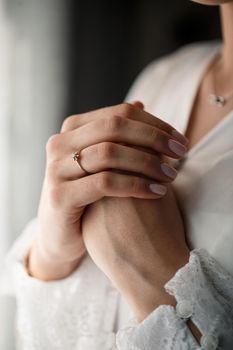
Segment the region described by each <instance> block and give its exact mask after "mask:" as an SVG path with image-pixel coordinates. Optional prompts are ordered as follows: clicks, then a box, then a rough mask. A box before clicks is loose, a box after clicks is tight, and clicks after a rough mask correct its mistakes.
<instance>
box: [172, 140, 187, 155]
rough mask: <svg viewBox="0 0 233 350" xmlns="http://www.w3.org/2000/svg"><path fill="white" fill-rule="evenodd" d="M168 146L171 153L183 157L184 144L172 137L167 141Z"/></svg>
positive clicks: (184, 151) (185, 149) (185, 150)
mask: <svg viewBox="0 0 233 350" xmlns="http://www.w3.org/2000/svg"><path fill="white" fill-rule="evenodd" d="M168 147H169V148H170V150H171V151H172V152H173V153H175V154H177V155H178V156H179V157H183V156H184V155H185V153H186V152H187V148H186V147H185V146H184V145H182V144H181V143H179V142H177V141H175V140H172V139H170V140H169V141H168Z"/></svg>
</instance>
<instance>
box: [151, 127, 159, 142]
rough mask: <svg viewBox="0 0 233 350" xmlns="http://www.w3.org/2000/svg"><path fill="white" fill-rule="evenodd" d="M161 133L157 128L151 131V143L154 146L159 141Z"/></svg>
mask: <svg viewBox="0 0 233 350" xmlns="http://www.w3.org/2000/svg"><path fill="white" fill-rule="evenodd" d="M158 136H159V131H158V129H157V128H152V130H151V141H152V143H153V144H154V143H155V142H157V141H158Z"/></svg>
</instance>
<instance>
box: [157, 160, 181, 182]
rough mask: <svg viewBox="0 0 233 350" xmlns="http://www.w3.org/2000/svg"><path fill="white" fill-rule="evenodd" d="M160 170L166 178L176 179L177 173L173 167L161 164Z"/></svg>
mask: <svg viewBox="0 0 233 350" xmlns="http://www.w3.org/2000/svg"><path fill="white" fill-rule="evenodd" d="M161 170H162V172H163V173H164V174H165V175H166V176H167V177H170V178H171V179H173V180H174V179H175V178H176V177H177V174H178V173H177V171H176V170H175V169H174V168H173V167H171V166H170V165H169V164H166V163H162V164H161Z"/></svg>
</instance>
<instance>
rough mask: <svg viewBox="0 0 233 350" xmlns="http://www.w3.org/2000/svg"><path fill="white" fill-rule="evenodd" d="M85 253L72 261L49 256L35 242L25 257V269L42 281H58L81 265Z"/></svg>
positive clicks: (37, 242)
mask: <svg viewBox="0 0 233 350" xmlns="http://www.w3.org/2000/svg"><path fill="white" fill-rule="evenodd" d="M84 254H85V252H83V253H82V254H80V255H79V256H78V257H77V258H75V259H72V260H65V259H61V258H59V257H58V256H57V255H55V254H54V255H53V254H50V253H48V252H47V251H46V249H44V247H43V246H42V245H41V244H40V243H39V241H38V240H35V241H34V242H33V244H32V246H31V248H30V250H29V252H28V255H27V257H26V268H27V272H28V274H29V275H30V276H32V277H34V278H37V279H40V280H42V281H52V280H59V279H63V278H66V277H68V276H69V275H70V274H71V273H72V272H73V271H74V270H75V269H76V268H77V267H78V266H79V264H80V263H81V260H82V258H83V257H84Z"/></svg>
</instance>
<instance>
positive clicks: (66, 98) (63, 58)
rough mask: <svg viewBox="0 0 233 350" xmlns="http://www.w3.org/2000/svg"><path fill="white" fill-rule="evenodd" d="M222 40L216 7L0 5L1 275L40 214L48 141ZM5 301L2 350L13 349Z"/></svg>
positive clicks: (0, 311) (146, 0)
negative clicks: (71, 118)
mask: <svg viewBox="0 0 233 350" xmlns="http://www.w3.org/2000/svg"><path fill="white" fill-rule="evenodd" d="M217 38H220V28H219V16H218V9H217V8H215V7H205V6H201V5H197V4H193V3H191V2H190V1H188V0H175V1H171V0H170V1H164V0H134V1H130V0H118V1H109V0H108V1H107V0H99V1H90V0H0V52H1V54H0V155H1V158H0V159H1V172H0V268H1V270H2V269H3V261H4V258H5V256H6V252H7V251H8V250H9V248H10V247H11V245H12V243H13V241H14V240H15V239H16V237H17V236H18V235H19V234H20V232H21V231H22V229H23V227H24V226H25V224H26V223H27V222H28V221H29V220H30V219H31V218H33V217H34V216H35V215H36V212H37V206H38V201H39V195H40V191H41V186H42V180H43V175H44V168H45V144H46V140H47V139H48V137H49V136H50V135H51V134H53V133H57V132H59V129H60V127H61V123H62V121H63V119H64V118H65V117H66V116H68V115H70V114H74V113H80V112H84V111H88V110H90V109H95V108H99V107H102V106H106V105H112V104H117V103H121V102H122V101H123V100H124V97H125V95H126V93H127V91H128V89H129V87H130V85H131V84H132V82H133V80H134V79H135V77H136V76H137V74H138V73H139V72H140V71H141V69H142V68H143V67H145V65H146V64H147V63H149V62H151V61H152V60H154V59H156V58H158V57H161V56H163V55H166V54H168V53H170V52H172V51H174V50H176V49H177V48H179V47H181V46H183V45H186V44H188V43H190V42H194V41H203V40H213V39H217ZM14 316H15V302H14V298H12V297H6V296H2V297H0V349H2V350H14V349H15V347H14V327H13V325H14Z"/></svg>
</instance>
